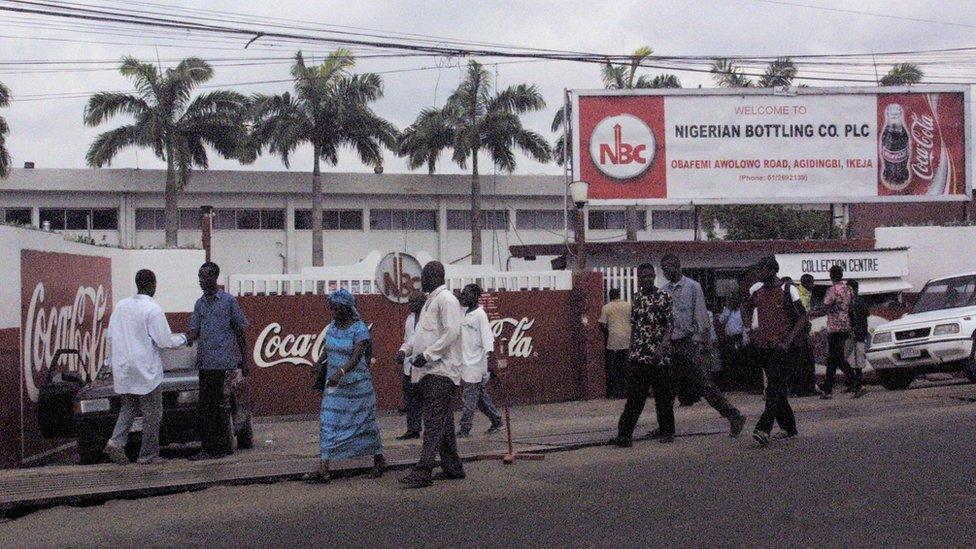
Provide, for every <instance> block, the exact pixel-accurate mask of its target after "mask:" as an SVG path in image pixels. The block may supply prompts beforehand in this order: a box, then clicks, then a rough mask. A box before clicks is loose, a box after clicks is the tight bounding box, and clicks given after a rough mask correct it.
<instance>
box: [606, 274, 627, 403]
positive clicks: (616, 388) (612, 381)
mask: <svg viewBox="0 0 976 549" xmlns="http://www.w3.org/2000/svg"><path fill="white" fill-rule="evenodd" d="M630 311H631V305H630V302H629V301H624V300H622V299H620V289H619V288H611V289H610V302H609V303H607V304H606V305H604V306H603V309H601V310H600V320H599V323H600V331H601V332H603V340H604V342H605V348H606V350H605V351H604V353H603V357H604V368H605V370H606V385H607V392H606V395H607V398H626V397H627V383H626V375H625V372H626V371H627V363H628V362H629V359H628V358H627V357H628V356H629V355H630Z"/></svg>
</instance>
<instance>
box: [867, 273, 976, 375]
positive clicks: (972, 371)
mask: <svg viewBox="0 0 976 549" xmlns="http://www.w3.org/2000/svg"><path fill="white" fill-rule="evenodd" d="M974 338H976V273H969V274H959V275H953V276H949V277H946V278H937V279H933V280H930V281H929V282H928V283H926V284H925V287H924V288H922V291H921V292H920V293H919V295H918V300H917V301H916V302H915V306H914V308H913V309H912V312H911V313H909V314H907V315H905V316H903V317H901V318H899V319H897V320H893V321H891V322H887V323H885V324H882V325H880V326H877V327H876V328H875V329H874V333H873V335H872V337H871V345H870V348H869V349H868V351H867V359H868V362H870V363H871V366H872V367H873V368H874V369H875V371H876V372H877V374H878V379H879V381H880V382H881V385H883V386H884V387H885V388H886V389H892V390H900V389H906V388H907V387H908V386H909V385H911V383H912V381H913V380H914V379H915V377H916V376H917V375H919V374H926V373H931V372H958V371H962V372H963V373H965V374H966V377H968V378H969V379H970V380H971V381H974V382H976V357H974V346H973V341H974Z"/></svg>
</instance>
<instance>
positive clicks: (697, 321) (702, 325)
mask: <svg viewBox="0 0 976 549" xmlns="http://www.w3.org/2000/svg"><path fill="white" fill-rule="evenodd" d="M661 270H662V271H664V277H665V278H666V279H667V280H668V283H667V284H665V285H664V288H663V291H664V292H665V293H666V294H668V296H669V297H670V298H671V301H672V302H673V303H674V329H673V330H672V331H671V372H672V375H673V376H674V379H675V382H676V384H680V385H684V386H685V387H686V388H687V390H688V392H690V393H693V394H695V395H701V396H702V397H703V398H704V399H705V401H706V402H708V404H709V405H711V407H712V408H715V411H717V412H718V413H720V414H722V417H724V418H725V419H727V420H728V421H729V435H730V436H732V437H737V436H739V433H741V432H742V428H743V427H744V426H745V423H746V420H745V417H744V416H743V415H742V413H741V412H739V410H738V409H737V408H736V407H735V406H733V405H732V404H731V403H730V402H729V401H728V399H726V398H725V395H723V394H722V392H721V391H720V390H719V389H718V387H716V386H715V382H714V381H713V380H712V377H711V374H710V373H709V372H707V371H705V368H704V364H703V363H702V361H700V360H696V358H697V357H698V354H699V353H700V352H701V351H700V350H699V348H700V346H704V347H705V348H706V349H707V348H710V347H711V345H712V337H713V335H714V333H715V330H714V327H713V325H712V317H711V314H710V313H709V312H708V309H707V308H706V307H705V294H704V293H703V292H702V289H701V285H699V284H698V283H697V282H695V281H694V280H692V279H690V278H688V277H687V276H684V275H683V274H682V272H681V262H680V261H679V260H678V257H677V256H676V255H674V254H667V255H665V256H664V258H662V259H661ZM649 436H651V437H652V438H654V437H659V436H664V435H663V434H662V433H661V431H660V430H655V431H652V432H651V434H650V435H649Z"/></svg>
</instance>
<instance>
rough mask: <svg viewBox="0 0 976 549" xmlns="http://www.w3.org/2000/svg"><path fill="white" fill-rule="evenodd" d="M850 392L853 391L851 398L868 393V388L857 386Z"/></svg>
mask: <svg viewBox="0 0 976 549" xmlns="http://www.w3.org/2000/svg"><path fill="white" fill-rule="evenodd" d="M851 392H852V393H854V394H852V395H851V398H861V397H862V396H864V395H866V394H868V390H867V389H865V388H864V387H858V388H857V389H855V390H854V391H851Z"/></svg>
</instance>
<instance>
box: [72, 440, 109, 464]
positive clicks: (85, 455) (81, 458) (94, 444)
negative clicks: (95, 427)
mask: <svg viewBox="0 0 976 549" xmlns="http://www.w3.org/2000/svg"><path fill="white" fill-rule="evenodd" d="M104 450H105V443H104V442H102V441H100V440H94V439H90V438H84V437H82V438H79V439H78V463H80V464H81V465H92V464H94V463H101V462H102V461H105V459H106V458H105V452H104Z"/></svg>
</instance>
